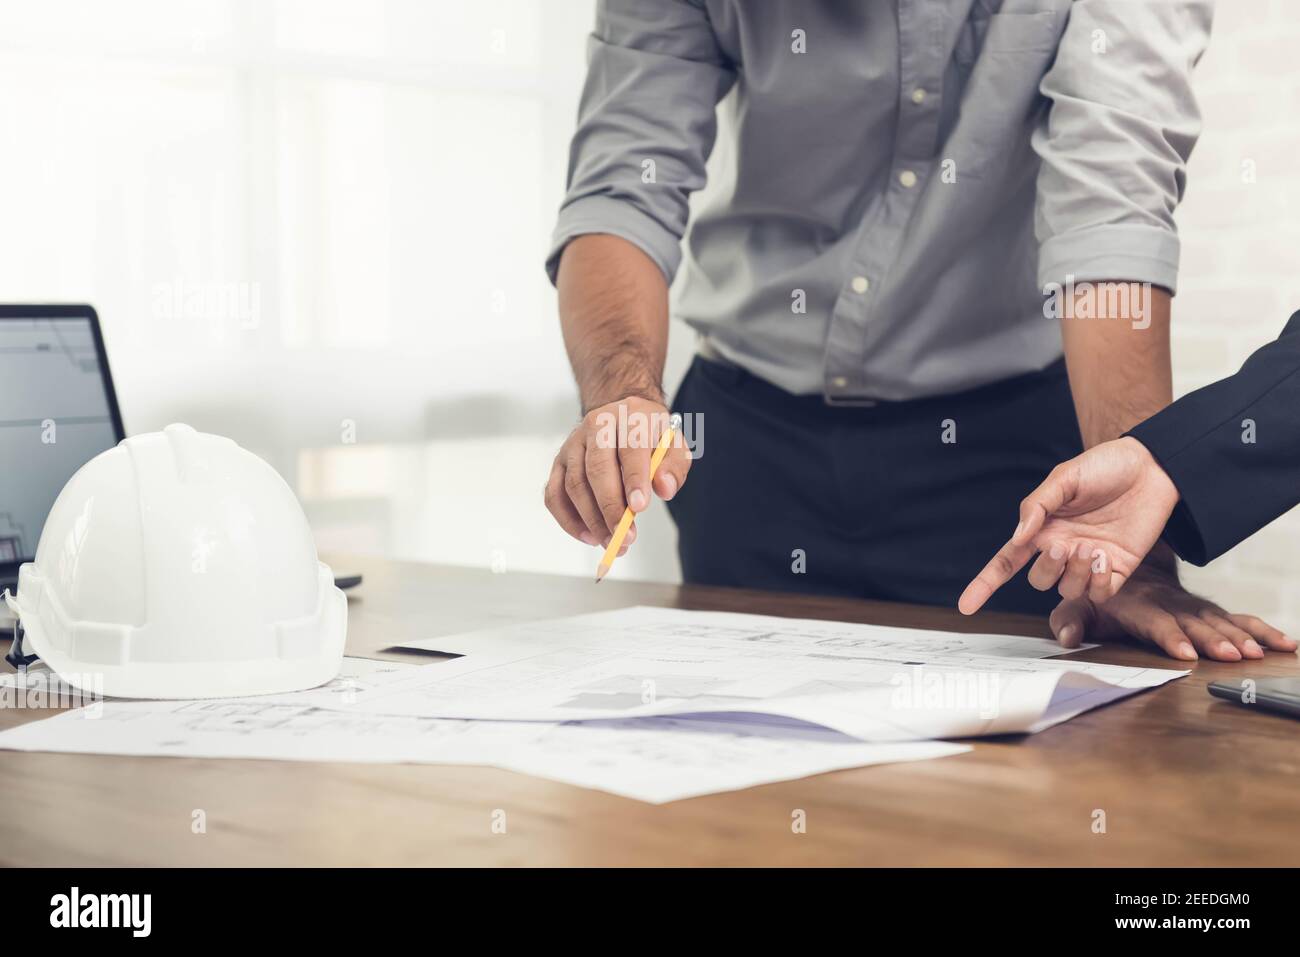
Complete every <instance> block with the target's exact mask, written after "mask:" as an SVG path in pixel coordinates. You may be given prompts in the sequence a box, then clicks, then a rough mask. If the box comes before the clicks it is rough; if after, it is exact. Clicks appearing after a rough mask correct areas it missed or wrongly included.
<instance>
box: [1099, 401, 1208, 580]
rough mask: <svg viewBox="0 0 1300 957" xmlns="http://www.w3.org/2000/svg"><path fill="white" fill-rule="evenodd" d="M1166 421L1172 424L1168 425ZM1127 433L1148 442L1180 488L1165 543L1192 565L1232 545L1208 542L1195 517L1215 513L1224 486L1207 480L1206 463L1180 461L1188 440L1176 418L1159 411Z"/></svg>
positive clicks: (1176, 485) (1161, 465) (1204, 562)
mask: <svg viewBox="0 0 1300 957" xmlns="http://www.w3.org/2000/svg"><path fill="white" fill-rule="evenodd" d="M1166 425H1170V426H1171V427H1169V428H1166ZM1125 434H1126V435H1129V436H1131V437H1132V438H1135V439H1137V440H1138V441H1139V442H1141V443H1142V444H1143V445H1144V446H1146V449H1147V451H1148V452H1150V453H1151V457H1152V458H1153V459H1155V460H1156V464H1158V465H1159V466H1160V467H1161V468H1162V469H1164V470H1165V474H1166V475H1168V476H1169V480H1170V481H1171V482H1173V483H1174V488H1176V489H1178V504H1177V505H1175V506H1174V510H1173V512H1172V514H1170V516H1169V521H1168V522H1167V523H1166V525H1165V530H1164V533H1163V534H1162V535H1161V537H1162V538H1163V539H1164V540H1165V542H1166V544H1168V545H1169V547H1170V548H1172V549H1173V550H1174V551H1175V552H1176V553H1177V554H1178V557H1179V558H1181V559H1182V560H1183V561H1185V562H1190V563H1191V564H1193V565H1206V564H1208V563H1209V562H1210V561H1211V560H1212V559H1214V558H1216V557H1217V556H1218V555H1220V554H1222V552H1224V551H1226V550H1227V549H1228V548H1230V547H1231V545H1230V544H1225V545H1222V546H1220V545H1212V544H1210V543H1209V542H1207V541H1206V534H1205V531H1204V530H1203V529H1202V528H1201V526H1200V524H1199V523H1198V522H1197V521H1196V516H1197V515H1198V514H1199V515H1213V514H1214V512H1213V509H1214V507H1215V504H1214V502H1213V497H1214V496H1215V495H1219V494H1221V490H1218V489H1216V488H1215V485H1214V482H1213V480H1210V481H1209V482H1208V483H1207V481H1206V473H1205V472H1204V471H1202V470H1203V469H1205V468H1206V466H1207V463H1204V462H1200V463H1194V462H1193V463H1189V462H1187V461H1186V460H1183V461H1179V458H1178V456H1179V453H1180V452H1183V451H1184V450H1186V449H1187V448H1188V447H1189V443H1188V440H1187V437H1186V436H1185V435H1182V434H1181V432H1180V431H1179V429H1178V428H1177V426H1176V425H1173V420H1172V419H1171V418H1168V419H1166V420H1165V421H1163V422H1162V421H1161V420H1160V415H1159V414H1157V415H1155V416H1153V417H1151V418H1150V419H1147V420H1146V421H1145V422H1141V423H1139V424H1138V425H1136V426H1134V427H1133V429H1132V430H1130V431H1129V432H1127V433H1125Z"/></svg>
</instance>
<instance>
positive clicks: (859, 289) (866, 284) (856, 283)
mask: <svg viewBox="0 0 1300 957" xmlns="http://www.w3.org/2000/svg"><path fill="white" fill-rule="evenodd" d="M850 285H852V286H853V291H854V292H856V293H857V294H858V295H859V296H860V295H862V294H863V293H864V292H866V291H867V290H868V289H870V288H871V280H869V279H867V277H866V276H854V277H853V282H852V283H850Z"/></svg>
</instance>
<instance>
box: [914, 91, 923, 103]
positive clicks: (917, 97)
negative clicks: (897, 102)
mask: <svg viewBox="0 0 1300 957" xmlns="http://www.w3.org/2000/svg"><path fill="white" fill-rule="evenodd" d="M912 102H913V103H915V104H916V105H917V106H920V105H921V104H922V103H924V102H925V90H913V91H912Z"/></svg>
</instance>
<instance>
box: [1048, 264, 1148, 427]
mask: <svg viewBox="0 0 1300 957" xmlns="http://www.w3.org/2000/svg"><path fill="white" fill-rule="evenodd" d="M1062 300H1063V301H1062V303H1061V313H1060V315H1061V320H1060V321H1061V339H1062V342H1063V343H1064V346H1065V362H1066V367H1067V368H1068V369H1069V373H1070V391H1071V392H1072V393H1073V395H1074V409H1075V413H1076V414H1077V415H1078V417H1079V430H1080V432H1082V434H1083V444H1084V447H1085V448H1091V447H1092V446H1094V445H1097V444H1099V443H1101V442H1106V441H1109V440H1110V439H1114V438H1118V437H1119V436H1120V435H1122V434H1124V432H1125V431H1127V430H1128V429H1130V428H1132V427H1133V426H1134V425H1136V424H1137V423H1139V422H1141V421H1142V420H1143V419H1146V418H1148V417H1150V416H1152V415H1155V414H1156V413H1157V412H1159V411H1160V410H1161V409H1163V408H1164V407H1165V406H1167V405H1168V404H1169V403H1170V402H1171V401H1173V385H1172V379H1171V372H1170V365H1169V304H1170V295H1169V293H1168V292H1167V291H1165V290H1164V289H1160V288H1156V287H1152V286H1144V285H1143V284H1141V283H1120V282H1114V283H1103V282H1097V283H1079V284H1078V285H1077V287H1076V289H1075V290H1074V295H1073V297H1071V296H1069V295H1064V294H1063V296H1062Z"/></svg>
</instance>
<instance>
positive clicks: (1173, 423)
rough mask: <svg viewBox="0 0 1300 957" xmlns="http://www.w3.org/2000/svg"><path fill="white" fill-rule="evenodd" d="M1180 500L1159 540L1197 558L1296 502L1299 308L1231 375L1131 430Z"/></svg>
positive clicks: (1208, 556) (1212, 554) (1217, 551)
mask: <svg viewBox="0 0 1300 957" xmlns="http://www.w3.org/2000/svg"><path fill="white" fill-rule="evenodd" d="M1128 434H1129V435H1131V436H1133V438H1135V439H1137V440H1138V441H1139V442H1141V443H1142V444H1143V445H1145V446H1146V447H1147V448H1148V449H1149V450H1150V452H1151V454H1152V455H1153V456H1154V457H1155V459H1156V461H1157V462H1159V463H1160V465H1161V467H1163V468H1164V470H1165V471H1166V472H1168V473H1169V477H1170V478H1171V479H1172V480H1173V483H1174V485H1175V486H1177V488H1178V492H1179V495H1180V496H1181V500H1180V501H1179V503H1178V506H1177V507H1176V508H1175V509H1174V513H1173V515H1172V516H1171V517H1170V519H1169V524H1168V525H1167V526H1166V528H1165V535H1164V537H1165V541H1167V542H1168V543H1169V545H1170V546H1171V547H1172V548H1173V549H1174V551H1176V552H1177V553H1178V554H1179V555H1180V556H1182V557H1183V558H1184V559H1185V560H1187V561H1189V562H1191V563H1192V564H1194V565H1204V564H1206V563H1207V562H1209V561H1211V560H1213V559H1215V558H1218V557H1219V556H1220V555H1222V554H1223V553H1224V552H1226V551H1227V550H1228V549H1230V548H1232V547H1233V546H1234V545H1236V544H1238V543H1239V542H1241V541H1243V540H1244V539H1246V538H1249V537H1250V536H1251V535H1253V534H1255V532H1257V531H1259V530H1260V529H1261V528H1263V527H1264V526H1265V525H1267V524H1268V523H1269V522H1271V521H1273V520H1274V519H1275V518H1277V517H1278V516H1280V515H1282V514H1283V513H1284V512H1286V511H1288V510H1289V509H1290V508H1292V507H1293V506H1295V505H1296V504H1297V503H1300V312H1296V313H1295V314H1293V315H1292V316H1291V319H1290V321H1289V322H1287V325H1286V328H1285V329H1283V330H1282V335H1281V336H1279V337H1278V338H1277V340H1276V341H1275V342H1270V343H1269V344H1268V345H1266V346H1264V347H1263V348H1262V349H1260V350H1259V351H1257V352H1256V353H1255V354H1254V355H1252V356H1251V357H1250V358H1249V359H1247V360H1246V363H1245V365H1243V366H1242V367H1241V371H1239V372H1238V373H1237V374H1236V375H1233V376H1229V377H1228V378H1226V379H1223V380H1221V381H1219V382H1215V383H1213V384H1212V385H1208V386H1206V387H1205V388H1203V389H1198V390H1197V391H1195V392H1192V393H1190V394H1189V395H1186V396H1184V397H1183V398H1181V399H1179V400H1178V401H1177V402H1175V403H1174V404H1173V405H1171V406H1169V407H1168V408H1167V409H1165V410H1164V411H1162V412H1160V413H1158V414H1156V415H1154V416H1152V417H1151V418H1149V419H1147V420H1146V421H1145V422H1143V423H1141V424H1140V425H1138V426H1137V427H1136V428H1134V429H1133V430H1132V431H1131V432H1129V433H1128Z"/></svg>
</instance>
